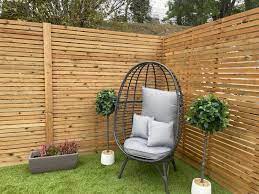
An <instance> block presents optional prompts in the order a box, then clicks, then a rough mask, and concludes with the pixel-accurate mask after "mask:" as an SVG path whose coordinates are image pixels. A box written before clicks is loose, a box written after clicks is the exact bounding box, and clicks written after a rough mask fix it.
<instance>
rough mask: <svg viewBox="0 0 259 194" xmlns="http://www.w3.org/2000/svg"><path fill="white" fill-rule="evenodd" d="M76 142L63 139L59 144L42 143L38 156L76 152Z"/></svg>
mask: <svg viewBox="0 0 259 194" xmlns="http://www.w3.org/2000/svg"><path fill="white" fill-rule="evenodd" d="M77 150H78V144H77V143H76V142H74V141H72V142H68V141H65V142H64V143H63V144H60V145H54V144H51V145H48V144H44V145H42V146H41V147H40V156H41V157H45V156H55V155H64V154H73V153H77Z"/></svg>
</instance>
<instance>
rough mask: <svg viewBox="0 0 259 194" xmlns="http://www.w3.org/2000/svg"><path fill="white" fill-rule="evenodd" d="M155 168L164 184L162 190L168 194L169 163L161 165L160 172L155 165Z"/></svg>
mask: <svg viewBox="0 0 259 194" xmlns="http://www.w3.org/2000/svg"><path fill="white" fill-rule="evenodd" d="M155 167H156V168H157V170H158V172H159V174H160V175H161V177H162V180H163V183H164V188H165V193H166V194H170V192H169V189H168V175H169V161H164V162H163V163H162V170H161V169H160V168H159V165H158V164H155Z"/></svg>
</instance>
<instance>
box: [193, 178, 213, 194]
mask: <svg viewBox="0 0 259 194" xmlns="http://www.w3.org/2000/svg"><path fill="white" fill-rule="evenodd" d="M191 194H211V183H210V181H208V180H206V179H203V182H201V178H195V179H193V181H192V190H191Z"/></svg>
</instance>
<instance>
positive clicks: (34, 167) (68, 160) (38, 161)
mask: <svg viewBox="0 0 259 194" xmlns="http://www.w3.org/2000/svg"><path fill="white" fill-rule="evenodd" d="M37 156H38V157H37ZM77 161H78V153H74V154H66V155H55V156H45V157H40V153H39V151H32V152H31V154H30V156H29V169H30V171H31V173H41V172H50V171H56V170H68V169H73V168H75V167H76V164H77Z"/></svg>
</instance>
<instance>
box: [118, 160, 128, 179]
mask: <svg viewBox="0 0 259 194" xmlns="http://www.w3.org/2000/svg"><path fill="white" fill-rule="evenodd" d="M128 160H129V158H128V157H126V158H125V160H124V161H123V163H122V165H121V170H120V173H119V176H118V178H119V179H120V178H121V176H122V173H123V171H124V169H125V166H126V164H127V163H128Z"/></svg>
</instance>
